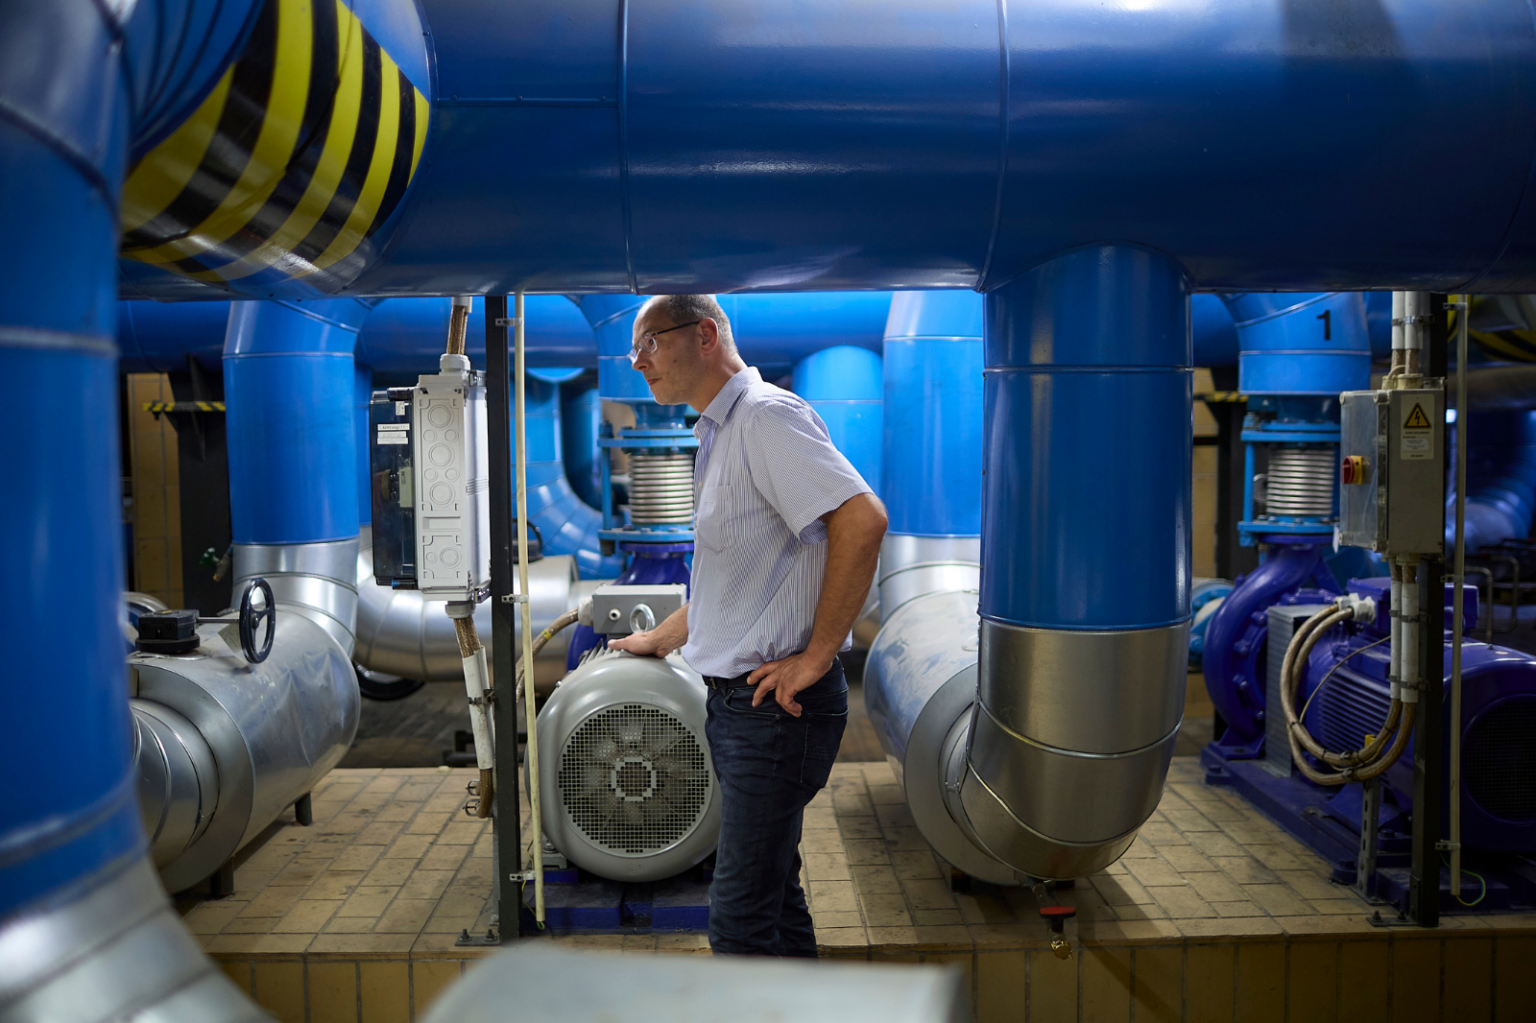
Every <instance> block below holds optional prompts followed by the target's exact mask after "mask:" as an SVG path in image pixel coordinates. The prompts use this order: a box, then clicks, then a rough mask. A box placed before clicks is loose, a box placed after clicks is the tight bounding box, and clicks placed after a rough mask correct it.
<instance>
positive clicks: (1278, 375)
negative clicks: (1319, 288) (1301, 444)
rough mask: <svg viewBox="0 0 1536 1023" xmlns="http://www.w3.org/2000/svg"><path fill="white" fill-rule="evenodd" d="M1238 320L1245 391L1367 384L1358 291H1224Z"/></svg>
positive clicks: (1333, 389) (1326, 392)
mask: <svg viewBox="0 0 1536 1023" xmlns="http://www.w3.org/2000/svg"><path fill="white" fill-rule="evenodd" d="M1222 300H1223V301H1224V302H1226V304H1227V309H1228V310H1229V311H1230V312H1231V313H1232V320H1233V322H1234V323H1235V324H1236V325H1237V334H1238V338H1239V348H1240V350H1241V358H1240V359H1239V360H1238V389H1239V390H1241V391H1242V392H1243V393H1244V394H1254V395H1258V394H1284V395H1318V396H1324V397H1337V396H1338V395H1340V394H1342V393H1343V392H1344V391H1357V390H1360V389H1361V388H1364V387H1369V386H1370V381H1371V339H1370V333H1369V331H1368V330H1367V328H1366V316H1365V297H1364V296H1363V295H1361V294H1359V293H1358V292H1323V293H1317V294H1285V293H1274V292H1249V293H1244V294H1231V295H1223V296H1222Z"/></svg>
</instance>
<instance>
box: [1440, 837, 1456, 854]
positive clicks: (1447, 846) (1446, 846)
mask: <svg viewBox="0 0 1536 1023" xmlns="http://www.w3.org/2000/svg"><path fill="white" fill-rule="evenodd" d="M1460 848H1461V843H1460V842H1452V841H1451V840H1450V839H1446V838H1442V839H1440V841H1438V842H1436V843H1435V851H1436V852H1455V851H1456V850H1457V849H1460Z"/></svg>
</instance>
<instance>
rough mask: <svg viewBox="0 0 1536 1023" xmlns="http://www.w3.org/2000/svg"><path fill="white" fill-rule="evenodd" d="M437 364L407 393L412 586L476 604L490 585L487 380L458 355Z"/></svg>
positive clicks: (445, 357) (449, 356) (427, 592)
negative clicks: (413, 536)
mask: <svg viewBox="0 0 1536 1023" xmlns="http://www.w3.org/2000/svg"><path fill="white" fill-rule="evenodd" d="M439 364H440V366H441V368H442V371H441V372H439V373H434V374H431V375H424V376H422V377H419V378H418V379H417V381H416V386H415V388H414V389H413V395H412V426H413V429H412V430H411V433H412V434H414V436H413V438H412V442H411V462H412V465H413V468H414V473H413V476H414V479H413V484H414V486H413V490H414V495H413V496H414V497H415V505H416V507H415V520H416V588H417V589H419V590H420V591H421V592H422V593H425V594H429V595H431V596H434V597H438V598H442V599H447V600H468V601H476V600H478V599H480V595H481V592H482V591H483V590H485V589H486V588H488V587H489V585H490V580H491V515H490V458H489V454H488V451H487V448H486V410H485V378H484V375H483V374H481V373H476V372H472V371H471V370H470V368H469V359H467V358H466V357H464V356H462V355H444V356H442V358H441V360H440V363H439Z"/></svg>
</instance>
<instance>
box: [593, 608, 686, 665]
mask: <svg viewBox="0 0 1536 1023" xmlns="http://www.w3.org/2000/svg"><path fill="white" fill-rule="evenodd" d="M686 642H688V605H687V604H684V605H683V606H682V607H680V608H678V609H677V610H676V611H673V612H672V613H671V614H669V615H667V617H666V620H665V621H663V622H662V623H661V624H660V625H658V626H656V628H654V629H651V630H650V631H649V632H636V633H634V634H633V635H630V636H625V637H624V638H623V639H610V640H609V641H608V648H609V649H610V650H627V651H629V652H630V653H632V654H642V655H647V654H648V655H650V656H652V657H665V656H667V655H668V654H670V653H671V652H672V651H674V650H680V649H682V646H683V644H684V643H686Z"/></svg>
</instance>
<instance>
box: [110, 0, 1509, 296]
mask: <svg viewBox="0 0 1536 1023" xmlns="http://www.w3.org/2000/svg"><path fill="white" fill-rule="evenodd" d="M423 13H424V19H425V21H426V23H427V24H428V25H430V29H431V35H430V37H429V39H430V45H431V47H432V48H433V51H434V52H433V54H432V57H433V59H434V64H435V68H436V75H437V81H436V83H435V93H434V95H433V96H432V99H433V117H432V122H431V127H430V129H429V133H428V137H427V141H426V148H425V150H424V153H423V157H422V162H421V165H420V168H419V169H418V171H417V173H416V179H415V181H414V182H413V184H412V187H411V189H410V190H409V192H408V193H407V194H406V195H405V196H404V197H403V199H402V201H401V204H400V205H401V209H402V211H403V212H402V213H401V214H400V215H399V216H398V217H397V218H396V219H395V221H393V222H392V223H391V224H388V225H385V226H384V228H383V229H381V230H380V231H379V232H378V233H377V234H375V235H374V239H375V244H374V245H373V246H371V247H370V249H369V251H368V252H367V253H366V259H362V258H360V260H359V262H360V263H362V264H364V265H362V266H361V272H360V274H359V276H358V277H357V278H356V280H355V281H353V282H352V283H351V284H350V287H351V289H352V290H354V291H356V292H357V293H362V294H409V293H416V292H419V291H421V290H423V289H425V288H430V289H431V290H433V291H434V292H436V293H438V294H442V293H455V292H458V293H477V294H483V293H488V292H501V293H507V292H511V291H513V290H516V289H517V288H519V287H523V288H526V289H528V290H533V291H567V292H589V291H615V292H617V291H626V292H627V291H641V292H651V291H710V292H727V293H731V292H739V291H753V290H757V291H761V290H804V289H859V288H869V287H880V288H912V287H980V288H982V289H983V290H990V289H992V288H995V287H998V286H1000V285H1003V284H1005V283H1006V282H1008V281H1010V280H1012V279H1014V278H1015V277H1017V276H1018V275H1020V274H1021V273H1024V272H1026V271H1027V270H1028V269H1029V268H1031V267H1033V266H1036V265H1039V264H1040V263H1042V262H1043V261H1045V260H1048V259H1050V258H1052V257H1053V256H1056V255H1058V254H1060V253H1062V252H1065V251H1067V250H1070V249H1072V248H1073V247H1075V246H1080V245H1085V244H1092V243H1096V242H1098V241H1099V240H1102V239H1135V240H1136V241H1137V242H1138V243H1140V244H1144V245H1146V246H1148V247H1149V248H1152V249H1155V250H1157V251H1161V252H1164V253H1167V254H1168V255H1169V256H1170V258H1172V259H1174V260H1175V261H1176V262H1178V263H1179V264H1181V266H1182V267H1183V269H1184V271H1185V273H1186V274H1187V276H1188V277H1189V279H1190V281H1191V283H1192V284H1193V285H1195V286H1196V287H1198V288H1199V289H1201V290H1216V291H1242V290H1254V289H1271V288H1280V289H1290V290H1297V291H1300V290H1323V289H1328V290H1336V289H1348V290H1363V289H1366V288H1372V287H1384V286H1385V287H1392V286H1397V287H1404V286H1409V285H1411V286H1413V287H1416V288H1420V289H1424V290H1444V291H1451V290H1457V289H1459V288H1461V287H1462V286H1464V285H1465V284H1466V283H1467V282H1469V281H1476V282H1478V286H1479V287H1481V288H1483V289H1484V290H1532V289H1533V287H1536V285H1533V284H1532V279H1533V276H1536V273H1533V272H1536V232H1533V231H1532V224H1533V218H1536V204H1532V203H1529V202H1526V201H1525V196H1526V191H1527V179H1528V177H1529V172H1530V167H1531V164H1532V155H1533V144H1532V131H1531V125H1532V124H1533V123H1536V94H1533V93H1532V92H1531V91H1530V90H1529V89H1528V88H1527V85H1528V83H1529V82H1530V81H1531V79H1532V77H1533V75H1536V31H1533V25H1532V19H1531V15H1530V11H1529V8H1528V6H1527V5H1526V4H1525V3H1523V2H1521V0H1490V2H1488V3H1480V4H1465V3H1459V2H1456V0H1404V2H1401V3H1397V4H1394V5H1391V6H1390V7H1384V6H1382V5H1379V4H1362V5H1356V6H1350V7H1348V8H1344V9H1339V8H1337V7H1336V6H1334V5H1318V6H1311V5H1297V4H1286V5H1276V4H1226V3H1214V2H1196V3H1189V4H1175V5H1163V4H1154V5H1144V4H1124V5H1113V6H1109V7H1106V6H1104V5H1103V4H1100V3H1097V2H1091V0H1054V2H1050V3H1022V2H1005V3H1003V4H1001V5H999V4H997V3H994V2H991V0H960V2H958V3H956V4H950V5H941V6H934V5H932V4H930V3H927V2H925V0H898V2H896V3H894V4H886V5H883V6H881V7H880V8H879V10H878V11H877V12H873V13H872V12H871V11H870V10H866V9H865V8H864V7H862V6H858V5H855V4H853V3H850V2H833V3H826V4H821V5H817V6H815V7H814V8H807V7H806V6H805V5H803V4H800V3H795V2H792V0H773V2H769V3H757V4H751V5H745V6H744V5H741V4H738V3H734V2H730V0H702V2H693V3H659V4H646V5H643V6H639V7H636V6H634V5H628V4H624V3H621V2H620V0H587V2H584V3H581V4H577V5H576V6H575V7H570V6H569V5H567V4H566V3H565V2H564V0H559V2H557V0H537V2H532V3H522V4H517V5H515V6H514V7H511V8H497V9H496V10H495V11H494V12H488V11H487V9H486V8H484V7H483V6H482V5H480V4H471V3H463V2H460V0H428V2H426V3H424V4H423ZM1238 52H1240V53H1241V54H1242V59H1241V60H1234V59H1233V54H1234V53H1238ZM1341 97H1347V98H1348V102H1344V101H1342V100H1341ZM1467 137H1472V138H1477V139H1478V140H1479V146H1480V150H1479V152H1480V158H1479V159H1477V160H1475V161H1467V160H1463V159H1461V158H1459V156H1458V153H1459V152H1460V150H1461V148H1462V147H1461V146H1460V145H1459V143H1458V140H1460V139H1462V138H1467ZM529 152H538V153H539V154H540V158H539V159H538V160H531V161H530V160H528V159H526V158H525V157H526V154H527V153H529ZM1404 168H1412V173H1404ZM1405 209H1413V210H1417V211H1422V213H1421V215H1416V216H1414V217H1404V216H1402V215H1401V211H1402V210H1405ZM396 222H397V223H398V224H399V226H398V228H396V229H395V230H394V231H393V232H392V236H391V232H390V231H389V228H390V227H393V226H394V223H396ZM386 241H387V243H388V244H387V245H386V244H384V243H385V242H386ZM1319 253H1323V254H1325V255H1324V256H1322V257H1320V256H1319ZM167 277H168V275H166V274H163V273H162V275H161V278H160V279H157V280H154V281H151V280H147V279H145V280H140V281H139V286H140V287H141V288H142V289H144V290H145V291H146V292H154V291H156V290H158V289H160V288H170V287H171V285H170V284H169V283H167V281H166V278H167ZM183 280H184V279H183ZM248 280H254V279H242V280H237V281H235V282H234V286H235V287H237V288H246V287H252V286H253V285H250V284H248V283H247V281H248ZM317 283H318V286H320V287H335V286H339V282H337V281H335V280H333V279H332V277H330V276H326V275H321V277H320V278H319V280H318V282H317V281H316V279H315V278H314V277H308V278H294V279H290V280H289V281H287V282H278V283H276V284H268V282H265V281H263V285H264V286H266V287H267V288H268V290H270V289H271V288H272V287H277V288H279V289H281V288H292V289H296V290H299V291H303V290H307V289H309V288H311V287H314V286H316V284H317Z"/></svg>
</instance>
